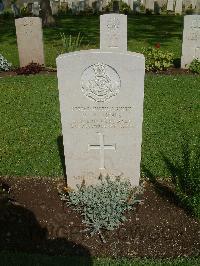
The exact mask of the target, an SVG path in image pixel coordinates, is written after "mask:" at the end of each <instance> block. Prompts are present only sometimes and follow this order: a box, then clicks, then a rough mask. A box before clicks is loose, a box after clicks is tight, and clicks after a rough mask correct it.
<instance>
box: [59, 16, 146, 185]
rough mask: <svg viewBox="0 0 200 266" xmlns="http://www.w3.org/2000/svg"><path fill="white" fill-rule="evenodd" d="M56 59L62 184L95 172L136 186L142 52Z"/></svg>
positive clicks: (90, 178) (88, 179)
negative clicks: (63, 165)
mask: <svg viewBox="0 0 200 266" xmlns="http://www.w3.org/2000/svg"><path fill="white" fill-rule="evenodd" d="M104 16H105V15H104ZM118 16H119V17H121V15H116V14H115V17H114V16H113V17H114V18H117V17H118ZM101 21H103V20H101ZM101 38H102V36H101ZM120 44H121V43H120ZM105 49H107V46H105ZM122 49H124V46H122ZM56 62H57V75H58V88H59V99H60V110H61V122H62V134H63V143H64V153H65V163H66V174H67V181H68V185H69V186H70V187H72V188H76V185H77V184H82V182H83V181H84V182H85V183H86V184H87V185H88V184H97V183H98V178H99V175H100V174H102V175H103V176H105V175H107V174H109V175H110V176H111V177H112V176H122V177H123V178H127V179H129V180H130V182H131V184H132V185H138V184H139V178H140V160H141V143H142V121H143V97H144V95H143V94H144V73H145V66H144V56H143V55H141V54H137V53H129V52H127V51H124V52H123V51H115V50H114V51H112V50H111V51H104V50H89V51H80V52H74V53H69V54H64V55H60V56H59V57H58V58H57V60H56ZM69 66H70V67H69Z"/></svg>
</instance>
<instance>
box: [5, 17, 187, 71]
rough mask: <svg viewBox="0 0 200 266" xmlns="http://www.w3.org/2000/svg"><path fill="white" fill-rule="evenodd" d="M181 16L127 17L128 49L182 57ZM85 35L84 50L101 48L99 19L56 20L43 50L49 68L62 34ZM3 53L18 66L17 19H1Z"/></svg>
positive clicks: (46, 30) (62, 18) (46, 29)
mask: <svg viewBox="0 0 200 266" xmlns="http://www.w3.org/2000/svg"><path fill="white" fill-rule="evenodd" d="M182 30H183V17H182V16H168V15H162V16H156V15H154V16H145V15H140V16H133V15H130V16H128V50H130V51H141V49H142V47H147V46H154V45H155V44H156V43H157V42H159V43H160V44H161V49H164V50H168V51H171V52H173V53H174V55H175V57H176V58H180V56H181V44H182ZM63 32H64V33H65V34H66V35H70V34H71V35H72V36H77V35H78V33H79V32H81V34H82V35H83V36H84V39H83V49H86V48H87V47H88V45H89V47H90V48H99V16H71V15H68V16H64V17H59V18H57V25H56V27H54V28H45V29H44V50H45V62H46V65H47V66H52V67H55V58H56V57H57V55H58V54H60V53H61V51H62V42H61V37H60V33H63ZM0 52H1V53H2V55H3V56H4V57H6V58H7V59H8V60H9V61H10V62H11V63H12V64H13V65H14V66H18V65H19V59H18V52H17V44H16V35H15V25H14V19H6V20H3V19H0Z"/></svg>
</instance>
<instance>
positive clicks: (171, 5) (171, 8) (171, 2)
mask: <svg viewBox="0 0 200 266" xmlns="http://www.w3.org/2000/svg"><path fill="white" fill-rule="evenodd" d="M167 10H168V11H174V0H168V2H167Z"/></svg>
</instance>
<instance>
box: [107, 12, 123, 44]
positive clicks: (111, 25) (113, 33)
mask: <svg viewBox="0 0 200 266" xmlns="http://www.w3.org/2000/svg"><path fill="white" fill-rule="evenodd" d="M106 26H107V39H108V41H109V43H108V47H110V48H118V43H119V27H120V21H119V19H118V18H116V17H114V18H110V19H108V21H107V25H106Z"/></svg>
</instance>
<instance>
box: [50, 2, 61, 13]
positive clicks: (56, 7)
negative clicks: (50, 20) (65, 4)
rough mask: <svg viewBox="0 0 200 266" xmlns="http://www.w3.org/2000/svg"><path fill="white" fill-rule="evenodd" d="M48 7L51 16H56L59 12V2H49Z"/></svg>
mask: <svg viewBox="0 0 200 266" xmlns="http://www.w3.org/2000/svg"><path fill="white" fill-rule="evenodd" d="M50 5H51V10H52V15H53V16H55V15H57V14H58V10H59V2H55V1H51V2H50Z"/></svg>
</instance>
